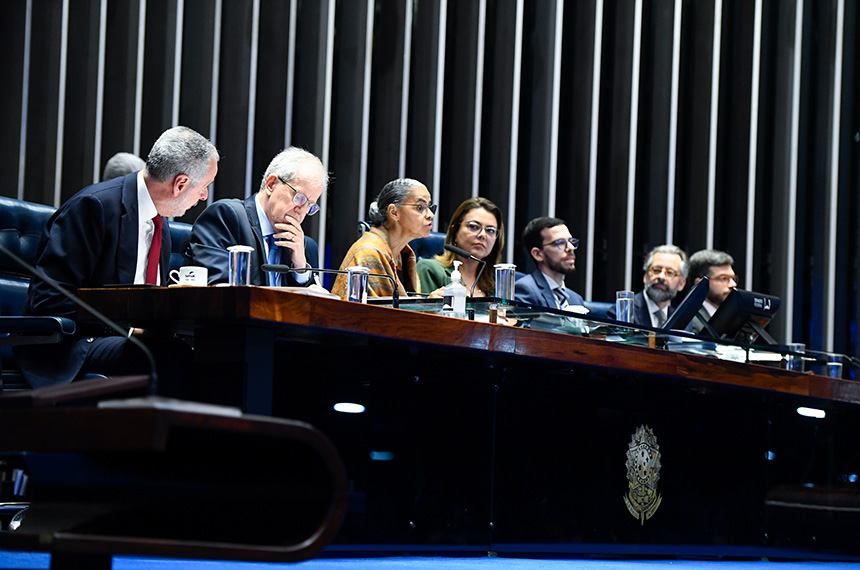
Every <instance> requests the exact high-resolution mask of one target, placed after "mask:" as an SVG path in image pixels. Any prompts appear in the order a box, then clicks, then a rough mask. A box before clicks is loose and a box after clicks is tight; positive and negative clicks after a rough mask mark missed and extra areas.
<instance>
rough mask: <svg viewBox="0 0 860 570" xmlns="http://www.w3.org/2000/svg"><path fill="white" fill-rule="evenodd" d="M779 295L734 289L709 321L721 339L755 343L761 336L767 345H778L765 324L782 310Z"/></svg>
mask: <svg viewBox="0 0 860 570" xmlns="http://www.w3.org/2000/svg"><path fill="white" fill-rule="evenodd" d="M779 304H780V300H779V297H774V296H773V295H765V294H764V293H756V292H755V291H744V290H743V289H735V290H734V291H732V292H731V293H729V296H728V297H726V299H725V301H723V302H722V304H721V305H720V308H719V309H717V312H716V313H714V315H713V316H712V317H711V319H710V320H709V321H708V324H709V325H710V326H711V328H712V329H714V332H716V333H717V335H719V336H720V338H727V339H732V340H738V341H741V342H749V343H752V342H755V340H756V339H757V338H758V337H759V336H761V337H762V340H765V341H766V342H767V343H768V344H776V341H774V340H773V339H772V338H771V337H770V335H768V334H767V333H765V332H764V327H765V326H767V324H768V323H769V322H770V320H771V319H772V318H773V316H774V315H775V314H776V311H777V310H778V309H779Z"/></svg>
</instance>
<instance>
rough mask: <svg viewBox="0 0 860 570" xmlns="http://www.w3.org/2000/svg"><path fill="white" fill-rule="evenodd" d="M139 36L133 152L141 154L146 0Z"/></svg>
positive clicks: (141, 8) (142, 1)
mask: <svg viewBox="0 0 860 570" xmlns="http://www.w3.org/2000/svg"><path fill="white" fill-rule="evenodd" d="M138 30H139V31H138V36H137V76H136V77H135V83H134V139H133V140H134V143H133V144H134V149H133V150H132V152H133V153H134V154H136V155H138V156H140V142H141V141H140V133H141V130H142V128H143V124H142V122H141V121H142V118H143V64H144V61H145V58H144V46H145V45H146V0H140V5H139V6H138Z"/></svg>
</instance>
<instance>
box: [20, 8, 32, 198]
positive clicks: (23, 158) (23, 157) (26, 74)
mask: <svg viewBox="0 0 860 570" xmlns="http://www.w3.org/2000/svg"><path fill="white" fill-rule="evenodd" d="M32 37H33V0H27V12H26V16H25V19H24V69H23V73H22V76H23V77H22V79H23V80H22V82H21V83H22V85H21V136H20V138H19V140H20V144H19V146H18V199H19V200H23V199H24V174H25V171H26V167H27V116H28V113H27V111H28V108H29V101H30V41H31V38H32Z"/></svg>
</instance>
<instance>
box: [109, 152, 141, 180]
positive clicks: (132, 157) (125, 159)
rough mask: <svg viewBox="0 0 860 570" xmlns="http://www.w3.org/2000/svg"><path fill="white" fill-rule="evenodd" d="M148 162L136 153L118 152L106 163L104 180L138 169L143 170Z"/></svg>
mask: <svg viewBox="0 0 860 570" xmlns="http://www.w3.org/2000/svg"><path fill="white" fill-rule="evenodd" d="M144 166H146V163H145V162H143V159H142V158H140V157H139V156H137V155H136V154H131V153H130V152H118V153H116V154H115V155H113V156H112V157H110V158H109V159H108V161H107V162H106V163H105V170H104V172H103V173H102V180H112V179H114V178H117V177H119V176H125V175H126V174H131V173H132V172H137V171H138V170H143V167H144Z"/></svg>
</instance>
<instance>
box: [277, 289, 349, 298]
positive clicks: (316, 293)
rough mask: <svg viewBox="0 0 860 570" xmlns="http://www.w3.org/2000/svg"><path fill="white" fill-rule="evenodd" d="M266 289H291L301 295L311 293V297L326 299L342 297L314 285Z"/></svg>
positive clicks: (290, 290) (291, 291)
mask: <svg viewBox="0 0 860 570" xmlns="http://www.w3.org/2000/svg"><path fill="white" fill-rule="evenodd" d="M266 289H275V290H277V291H289V292H290V293H298V294H299V295H310V296H311V297H323V298H325V299H340V297H338V296H337V295H335V294H333V293H329V292H328V291H326V290H325V289H323V288H322V287H320V288H319V289H316V288H313V287H269V286H266Z"/></svg>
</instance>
